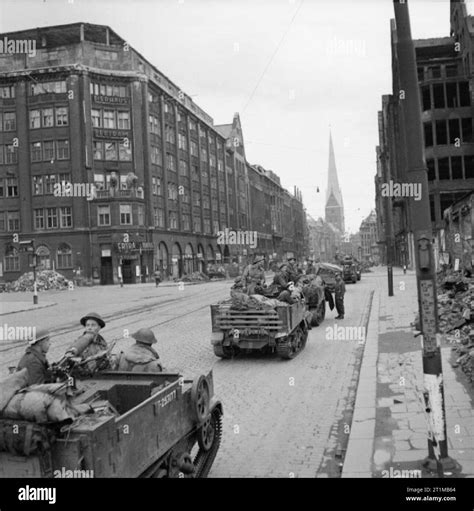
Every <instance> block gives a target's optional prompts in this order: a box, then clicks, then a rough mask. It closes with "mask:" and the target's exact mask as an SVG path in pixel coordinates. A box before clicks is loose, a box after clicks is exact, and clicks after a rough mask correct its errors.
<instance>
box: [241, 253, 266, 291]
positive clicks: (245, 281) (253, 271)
mask: <svg viewBox="0 0 474 511" xmlns="http://www.w3.org/2000/svg"><path fill="white" fill-rule="evenodd" d="M264 261H265V257H263V256H255V257H254V259H253V263H252V264H249V265H248V266H247V267H246V268H245V270H244V272H243V273H242V286H243V287H244V288H246V289H247V293H248V294H249V295H253V294H255V293H256V292H257V290H258V289H257V288H263V287H264V286H265V272H264V271H263V262H264Z"/></svg>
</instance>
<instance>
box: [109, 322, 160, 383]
mask: <svg viewBox="0 0 474 511" xmlns="http://www.w3.org/2000/svg"><path fill="white" fill-rule="evenodd" d="M132 337H133V338H134V339H135V340H136V341H137V342H136V343H135V344H133V345H132V346H130V347H129V348H127V349H126V350H125V351H122V352H121V353H120V355H119V358H118V363H117V370H118V371H132V372H144V373H157V372H161V371H163V367H162V365H161V363H160V357H159V355H158V353H157V352H156V351H155V350H154V349H153V348H152V347H151V345H152V344H155V343H156V342H157V340H156V337H155V334H154V333H153V332H152V331H151V330H150V329H149V328H140V330H138V331H137V332H135V333H133V334H132Z"/></svg>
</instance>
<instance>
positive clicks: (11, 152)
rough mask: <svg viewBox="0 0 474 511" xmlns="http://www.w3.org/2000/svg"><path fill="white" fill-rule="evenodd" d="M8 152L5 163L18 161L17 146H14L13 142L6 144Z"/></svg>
mask: <svg viewBox="0 0 474 511" xmlns="http://www.w3.org/2000/svg"><path fill="white" fill-rule="evenodd" d="M5 150H6V154H5V163H6V164H7V165H8V164H14V163H17V162H18V152H17V148H16V147H14V145H13V144H7V145H6V146H5Z"/></svg>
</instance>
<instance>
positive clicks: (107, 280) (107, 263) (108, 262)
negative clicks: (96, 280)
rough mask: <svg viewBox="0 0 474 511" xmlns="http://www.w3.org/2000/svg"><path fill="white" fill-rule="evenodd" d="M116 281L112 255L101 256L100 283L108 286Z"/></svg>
mask: <svg viewBox="0 0 474 511" xmlns="http://www.w3.org/2000/svg"><path fill="white" fill-rule="evenodd" d="M113 283H114V272H113V266H112V258H111V257H101V259H100V284H101V285H102V286H107V285H110V284H113Z"/></svg>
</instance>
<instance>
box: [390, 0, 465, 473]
mask: <svg viewBox="0 0 474 511" xmlns="http://www.w3.org/2000/svg"><path fill="white" fill-rule="evenodd" d="M394 9H395V20H396V27H397V32H396V33H397V45H396V47H397V54H398V62H399V72H400V88H401V90H400V91H399V93H400V95H399V97H400V101H401V104H402V113H403V119H404V123H405V130H402V131H404V132H405V134H406V136H405V141H404V142H405V147H406V157H407V176H408V180H409V182H410V183H413V184H414V186H418V187H419V188H420V187H421V200H413V198H412V199H411V201H410V207H411V213H412V214H411V219H412V225H411V228H412V231H413V235H414V240H415V264H416V278H417V290H418V308H419V316H420V325H421V327H420V328H421V332H422V347H423V379H424V392H423V397H424V403H425V412H426V414H427V416H428V418H429V424H430V428H429V429H430V430H429V432H428V457H427V458H426V459H425V460H424V463H423V465H424V466H425V467H427V468H428V469H429V470H435V469H436V470H437V471H438V475H439V477H443V475H444V470H446V469H453V468H455V467H456V463H455V461H454V460H452V459H451V458H450V457H449V456H448V444H447V436H446V414H445V404H444V383H443V371H442V364H441V346H440V339H441V336H440V333H439V325H438V304H437V294H436V278H435V277H436V275H435V266H434V257H433V246H432V230H431V218H430V207H429V190H428V177H427V168H426V162H425V155H424V142H423V132H422V124H421V105H420V95H419V94H420V93H419V88H418V76H417V69H416V57H415V47H414V45H413V40H412V37H411V29H410V17H409V13H408V5H407V3H406V1H405V0H394ZM396 92H397V91H394V93H396Z"/></svg>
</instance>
